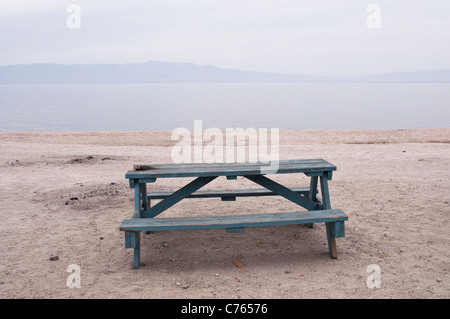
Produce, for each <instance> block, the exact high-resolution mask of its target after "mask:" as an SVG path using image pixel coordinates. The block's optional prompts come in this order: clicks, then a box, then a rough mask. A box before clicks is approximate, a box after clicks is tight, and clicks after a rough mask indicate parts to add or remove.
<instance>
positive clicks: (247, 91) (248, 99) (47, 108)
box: [0, 83, 450, 132]
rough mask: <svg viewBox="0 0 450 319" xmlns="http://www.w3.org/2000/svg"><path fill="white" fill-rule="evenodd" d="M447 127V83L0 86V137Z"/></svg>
mask: <svg viewBox="0 0 450 319" xmlns="http://www.w3.org/2000/svg"><path fill="white" fill-rule="evenodd" d="M194 120H203V128H204V129H206V128H210V127H217V128H220V129H225V128H239V127H241V128H249V127H254V128H279V129H404V128H442V127H450V83H383V84H379V83H145V84H65V85H0V131H2V132H8V131H103V130H119V131H137V130H139V131H141V130H172V129H175V128H177V127H185V128H188V129H193V125H194Z"/></svg>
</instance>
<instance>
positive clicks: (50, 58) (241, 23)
mask: <svg viewBox="0 0 450 319" xmlns="http://www.w3.org/2000/svg"><path fill="white" fill-rule="evenodd" d="M70 4H76V5H78V7H79V8H80V15H79V18H80V20H79V22H80V28H69V26H68V24H67V20H68V18H69V16H71V14H73V13H74V12H72V11H71V12H67V8H68V6H69V5H70ZM371 4H376V5H377V8H379V15H378V12H377V11H376V10H375V11H374V9H372V10H369V12H367V9H368V7H369V5H371ZM369 8H371V7H369ZM71 17H75V16H71ZM75 18H76V17H75ZM368 18H369V24H368V22H367V20H368ZM378 18H379V19H378ZM70 21H72V22H74V21H75V20H73V19H70ZM77 21H78V20H77ZM378 23H379V24H378ZM71 26H73V24H72V25H71ZM376 26H380V27H379V28H377V27H376ZM0 30H1V31H0V65H10V64H29V63H64V64H71V63H126V62H144V61H148V60H158V61H174V62H192V63H197V64H208V65H214V66H218V67H224V68H234V69H243V70H255V71H268V72H279V73H305V74H312V75H351V74H366V73H382V72H397V71H414V70H433V69H444V68H446V69H450V0H433V1H425V0H384V1H363V0H349V1H336V0H308V1H302V0H291V1H283V0H272V1H265V0H255V1H253V0H251V1H246V0H239V1H237V0H190V1H189V0H173V1H171V0H161V1H160V0H158V1H153V0H126V1H125V0H107V1H106V0H90V1H87V0H70V1H66V0H28V1H24V0H0Z"/></svg>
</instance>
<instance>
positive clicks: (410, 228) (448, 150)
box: [0, 129, 450, 299]
mask: <svg viewBox="0 0 450 319" xmlns="http://www.w3.org/2000/svg"><path fill="white" fill-rule="evenodd" d="M173 144H174V142H173V141H171V140H170V132H55V133H48V132H37V133H1V134H0V153H1V160H0V198H1V201H0V216H1V223H0V233H1V236H0V256H1V260H0V297H1V298H45V299H47V298H167V299H169V298H273V299H279V298H280V299H281V298H282V299H299V298H408V299H409V298H430V299H432V298H449V297H450V276H449V267H450V258H449V252H450V245H449V244H450V236H449V235H450V232H449V229H450V228H449V226H450V225H449V213H450V204H449V202H450V129H423V130H386V131H371V130H367V131H365V130H362V131H281V132H280V144H281V146H280V158H281V159H296V158H323V159H325V160H327V161H329V162H331V163H333V164H335V165H336V166H337V168H338V170H337V171H336V172H335V173H334V174H333V180H332V181H330V183H329V185H330V192H331V205H332V207H333V208H340V209H342V210H343V211H345V212H346V213H347V215H348V217H349V220H348V222H347V223H346V236H345V237H344V238H338V239H337V249H338V259H331V258H330V257H329V256H328V248H327V244H326V233H325V228H324V225H323V224H316V225H315V226H314V228H313V229H309V228H307V227H304V226H301V225H296V226H280V227H261V228H250V229H247V230H246V231H245V232H244V233H242V234H228V233H226V232H225V231H224V230H198V231H194V230H193V231H178V232H157V233H152V234H142V235H141V238H142V248H141V262H142V266H141V267H140V268H139V269H133V268H132V259H133V258H132V256H133V252H132V249H125V247H124V234H123V233H122V232H120V231H119V229H118V228H119V224H120V222H121V221H122V219H124V218H129V217H131V215H132V213H133V190H132V189H130V188H129V185H128V181H127V180H126V179H125V173H126V172H127V171H128V170H130V169H131V168H132V166H133V164H136V163H164V162H171V157H170V150H171V148H172V146H173ZM274 179H275V180H278V181H280V182H283V183H284V184H286V185H292V186H302V185H305V184H306V185H307V183H308V180H307V179H306V177H305V176H304V175H303V174H289V175H277V176H275V177H274ZM186 182H187V180H186V181H185V180H183V179H171V180H169V179H167V180H158V181H157V182H156V183H155V184H152V185H151V186H149V188H151V187H155V188H156V187H158V189H167V190H168V189H176V188H177V187H180V186H181V185H184V184H185V183H186ZM248 183H249V182H248V181H245V180H243V179H242V178H238V179H237V180H235V181H232V180H230V181H228V180H226V179H225V178H223V179H222V178H219V179H217V180H215V181H214V182H213V183H211V185H208V187H211V188H217V187H219V188H220V187H247V186H248V185H247V184H248ZM250 186H252V185H250ZM293 210H298V208H297V207H295V205H294V204H292V203H291V202H289V201H287V200H285V199H283V198H280V197H259V198H258V197H255V198H238V199H237V201H235V202H222V201H221V200H220V199H189V200H185V201H182V202H180V203H178V204H177V205H175V206H174V207H172V208H171V209H170V210H169V211H167V212H165V213H164V215H165V216H166V217H171V216H172V217H174V216H191V215H192V216H193V215H214V214H242V213H256V212H258V213H261V212H274V211H280V212H281V211H293ZM52 255H55V256H57V260H51V259H50V257H51V256H52ZM236 261H238V262H239V264H237V263H236ZM71 265H77V266H78V267H79V268H78V269H79V279H80V281H79V282H77V281H75V280H72V279H73V278H74V274H76V273H72V271H73V269H74V268H71V267H73V266H71ZM238 265H239V267H238ZM242 265H244V267H243V266H242ZM374 265H375V266H374ZM373 267H375V268H373ZM377 267H379V268H378V269H379V270H380V272H379V276H378V278H379V279H380V281H379V283H380V286H379V288H377V287H374V285H373V284H374V283H375V281H374V278H375V277H376V276H377V274H378V273H376V272H373V269H377ZM368 269H369V271H368ZM68 279H69V280H68ZM77 284H79V288H77V287H73V286H77ZM70 287H72V288H70Z"/></svg>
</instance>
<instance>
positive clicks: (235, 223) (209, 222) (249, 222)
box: [119, 209, 348, 268]
mask: <svg viewBox="0 0 450 319" xmlns="http://www.w3.org/2000/svg"><path fill="white" fill-rule="evenodd" d="M347 219H348V217H347V215H346V214H345V213H344V212H343V211H342V210H339V209H328V210H315V211H306V212H292V213H273V214H247V215H229V216H207V217H205V216H202V217H182V218H130V219H124V220H123V221H122V223H121V225H120V227H119V229H120V230H121V231H124V232H125V247H126V248H134V249H135V263H134V267H135V268H138V267H139V258H140V257H139V256H140V253H139V242H140V240H139V234H140V232H141V231H172V230H191V229H226V230H227V231H228V232H230V233H237V232H243V231H244V229H245V228H246V227H262V226H282V225H294V224H311V223H321V222H324V223H325V224H326V226H327V238H328V244H329V249H330V256H331V257H332V258H337V253H336V244H335V242H334V238H338V237H344V236H345V230H344V222H345V221H346V220H347Z"/></svg>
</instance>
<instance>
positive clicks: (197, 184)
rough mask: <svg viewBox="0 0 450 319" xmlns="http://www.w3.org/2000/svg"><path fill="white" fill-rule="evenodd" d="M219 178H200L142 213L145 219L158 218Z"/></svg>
mask: <svg viewBox="0 0 450 319" xmlns="http://www.w3.org/2000/svg"><path fill="white" fill-rule="evenodd" d="M216 178H217V176H207V177H198V178H196V179H195V180H193V181H192V182H190V183H189V184H187V185H186V186H184V187H182V188H180V189H179V190H177V191H176V192H174V193H173V194H172V195H170V196H168V197H166V198H165V199H164V200H162V201H161V202H159V203H158V204H156V205H155V206H153V207H151V208H150V209H148V210H146V211H145V212H143V213H142V217H143V218H153V217H155V216H158V215H159V214H161V213H162V212H163V211H165V210H166V209H168V208H169V207H172V206H173V205H175V204H176V203H178V202H179V201H181V200H182V199H184V198H186V197H187V196H189V195H191V194H192V193H193V192H195V191H197V190H199V189H200V188H202V187H203V186H205V185H206V184H208V183H209V182H211V181H213V180H214V179H216Z"/></svg>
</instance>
